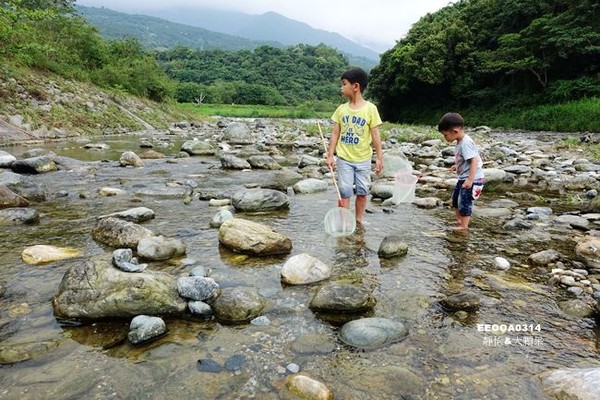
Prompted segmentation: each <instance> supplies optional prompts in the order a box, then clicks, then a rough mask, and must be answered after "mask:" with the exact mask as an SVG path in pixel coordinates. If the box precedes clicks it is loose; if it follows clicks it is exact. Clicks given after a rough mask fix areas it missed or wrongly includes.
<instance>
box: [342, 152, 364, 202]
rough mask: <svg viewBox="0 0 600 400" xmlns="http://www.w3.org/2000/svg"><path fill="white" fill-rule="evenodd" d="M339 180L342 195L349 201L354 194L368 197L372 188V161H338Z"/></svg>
mask: <svg viewBox="0 0 600 400" xmlns="http://www.w3.org/2000/svg"><path fill="white" fill-rule="evenodd" d="M336 166H337V168H336V169H337V178H338V186H339V187H340V195H341V196H342V198H343V199H349V198H350V197H352V195H353V194H356V195H357V196H366V195H368V194H369V189H370V187H371V160H367V161H362V162H358V163H353V162H349V161H346V160H344V159H342V158H339V157H338V159H337V162H336Z"/></svg>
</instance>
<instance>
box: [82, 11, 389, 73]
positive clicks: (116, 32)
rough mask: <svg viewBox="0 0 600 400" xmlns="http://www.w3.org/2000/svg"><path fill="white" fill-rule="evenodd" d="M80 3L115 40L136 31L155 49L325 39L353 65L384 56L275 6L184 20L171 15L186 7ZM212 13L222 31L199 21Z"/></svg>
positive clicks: (238, 47) (234, 46)
mask: <svg viewBox="0 0 600 400" xmlns="http://www.w3.org/2000/svg"><path fill="white" fill-rule="evenodd" d="M76 9H77V11H78V13H79V14H80V15H82V16H83V17H84V18H85V19H86V20H87V21H88V22H89V23H91V24H92V25H94V26H96V27H97V29H98V31H99V32H100V34H101V35H102V36H104V37H106V38H109V39H116V40H119V39H123V38H125V37H135V38H136V39H138V40H139V41H140V43H141V44H142V45H143V46H144V47H147V48H150V49H153V50H164V49H167V48H172V47H175V46H176V45H183V46H186V47H191V48H200V49H211V48H212V49H217V48H219V49H223V50H229V51H237V50H242V49H249V50H252V49H254V48H256V47H258V46H261V45H270V46H273V47H285V46H290V45H295V44H299V43H303V44H309V45H318V44H320V43H323V44H325V45H328V46H330V47H334V48H336V49H338V50H339V51H340V52H342V53H343V54H344V55H346V57H347V58H348V59H349V61H350V63H351V64H352V65H357V66H360V67H363V68H365V69H367V70H370V69H371V68H372V67H373V66H374V65H376V64H377V63H378V61H379V55H378V54H377V52H375V51H373V50H370V49H367V48H366V47H363V46H361V45H360V44H358V43H355V42H353V41H351V40H349V39H347V38H345V37H343V36H342V35H340V34H337V33H333V32H328V31H323V30H320V29H315V28H312V27H310V25H308V24H305V23H303V22H300V21H296V20H292V19H289V18H287V17H285V16H283V15H281V14H278V13H275V12H268V13H264V14H259V15H251V14H244V13H237V12H221V11H217V12H214V11H210V10H209V11H207V13H205V14H199V15H200V17H195V16H194V15H192V14H189V13H188V14H186V18H181V19H180V21H181V22H179V21H174V20H173V19H175V18H174V17H172V16H171V13H172V12H181V10H182V8H179V9H174V10H173V11H171V12H165V13H164V15H161V16H160V17H159V16H155V15H147V14H129V13H125V12H121V11H115V10H112V9H109V8H106V7H87V6H80V5H77V6H76ZM150 14H156V13H150ZM215 15H217V16H218V15H222V16H229V15H231V16H233V17H234V18H237V19H236V21H237V22H235V23H224V22H223V20H222V19H221V20H219V19H217V18H216V17H215V18H213V16H215ZM165 17H167V18H171V19H167V18H165ZM221 18H224V17H221ZM190 19H191V20H196V25H188V24H189V22H187V21H189V20H190ZM207 19H208V20H211V21H213V23H214V24H217V25H220V26H221V28H220V29H221V31H220V32H217V31H214V30H211V29H207V28H203V27H200V26H197V25H198V24H199V23H200V22H201V21H203V20H207ZM198 21H200V22H198ZM209 25H210V24H209ZM211 27H212V26H211ZM228 32H229V33H228ZM274 32H279V33H285V34H284V35H283V36H282V35H281V34H280V35H279V38H278V39H279V40H275V39H270V38H272V35H273V34H274ZM290 32H291V33H290ZM244 36H246V37H244ZM361 49H362V50H361Z"/></svg>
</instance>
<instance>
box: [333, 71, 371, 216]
mask: <svg viewBox="0 0 600 400" xmlns="http://www.w3.org/2000/svg"><path fill="white" fill-rule="evenodd" d="M368 82H369V77H368V75H367V73H366V72H365V71H363V70H362V69H360V68H353V69H350V70H348V71H346V72H345V73H344V74H343V75H342V87H341V92H342V96H344V97H347V98H348V102H347V103H344V104H342V105H340V106H339V107H338V108H337V110H335V112H334V113H333V115H332V116H331V119H332V120H333V122H334V126H333V131H332V133H331V139H330V140H329V148H328V149H327V166H328V167H329V168H333V166H334V164H335V165H336V169H337V179H338V186H339V188H340V195H341V197H342V205H343V206H344V207H346V208H350V198H351V197H352V195H353V194H356V203H355V212H356V222H357V223H358V224H362V220H363V215H364V213H365V209H366V208H367V195H368V194H369V189H370V186H371V157H372V156H373V147H374V148H375V153H376V159H375V172H376V173H377V174H380V173H381V171H383V162H382V156H383V151H382V149H381V137H380V135H379V125H381V123H382V122H381V117H380V116H379V112H378V111H377V107H376V106H375V104H373V103H371V102H370V101H367V100H365V99H364V98H363V95H362V94H363V91H364V90H365V89H366V88H367V84H368ZM334 151H335V155H336V156H337V160H334Z"/></svg>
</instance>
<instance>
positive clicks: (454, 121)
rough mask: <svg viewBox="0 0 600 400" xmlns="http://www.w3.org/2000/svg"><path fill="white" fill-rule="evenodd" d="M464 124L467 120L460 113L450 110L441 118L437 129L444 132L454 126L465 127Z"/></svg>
mask: <svg viewBox="0 0 600 400" xmlns="http://www.w3.org/2000/svg"><path fill="white" fill-rule="evenodd" d="M464 126H465V120H464V119H463V117H462V116H461V115H460V114H459V113H454V112H449V113H446V114H444V116H443V117H442V119H440V122H439V123H438V126H437V129H438V131H439V132H443V131H449V130H450V129H454V128H463V127H464Z"/></svg>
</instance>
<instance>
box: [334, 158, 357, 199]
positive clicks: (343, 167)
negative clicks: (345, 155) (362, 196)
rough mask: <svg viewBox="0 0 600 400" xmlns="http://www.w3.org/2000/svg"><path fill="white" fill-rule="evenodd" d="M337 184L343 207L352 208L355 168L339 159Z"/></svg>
mask: <svg viewBox="0 0 600 400" xmlns="http://www.w3.org/2000/svg"><path fill="white" fill-rule="evenodd" d="M336 170H337V182H338V188H339V190H340V196H341V197H342V205H343V206H344V207H345V208H350V198H351V197H352V195H353V194H354V189H353V185H354V168H353V167H352V164H350V163H349V162H347V161H345V160H343V159H341V158H338V159H337V162H336Z"/></svg>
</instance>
